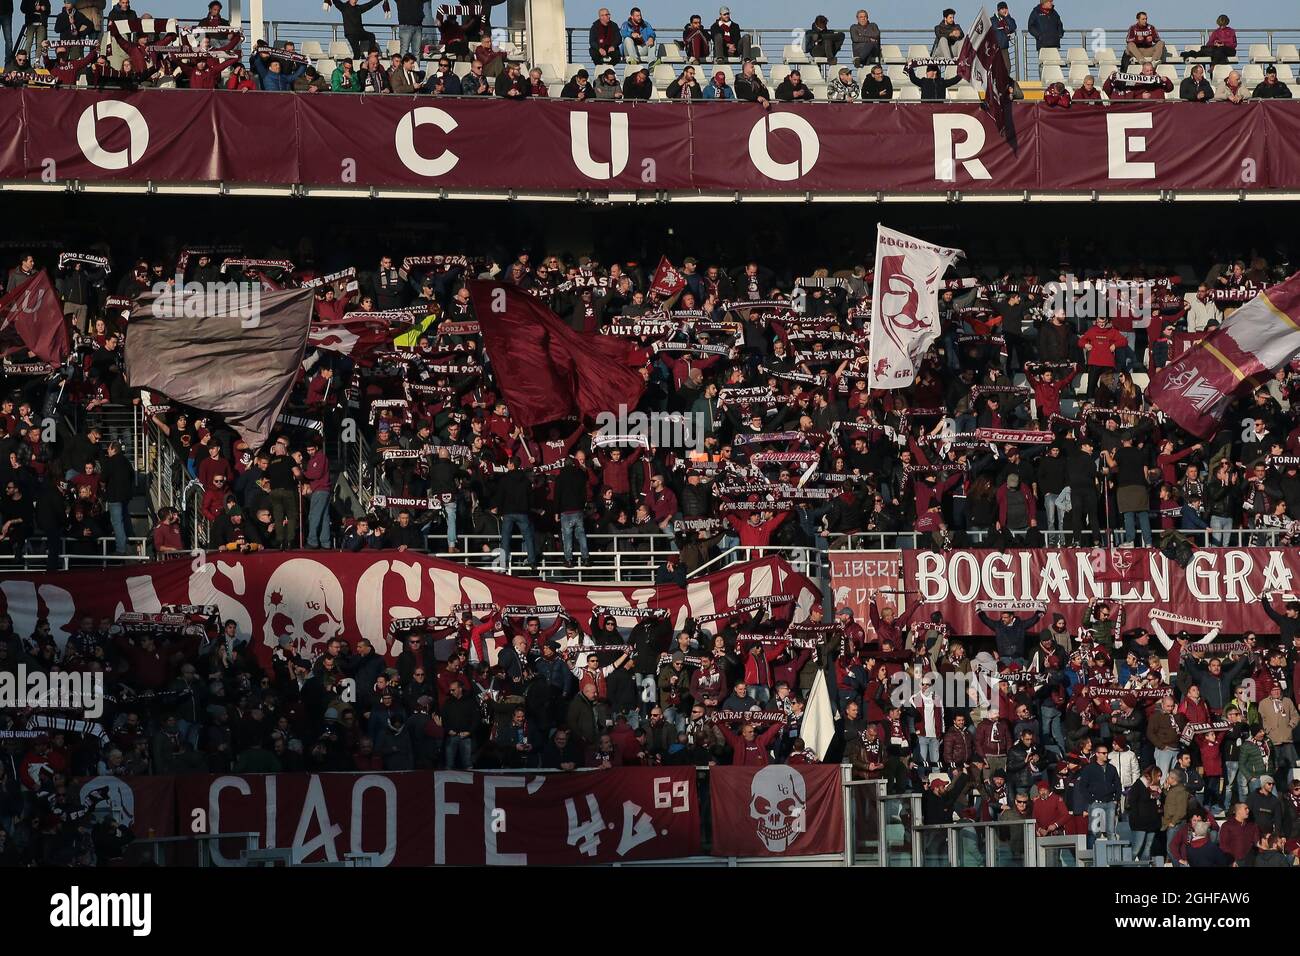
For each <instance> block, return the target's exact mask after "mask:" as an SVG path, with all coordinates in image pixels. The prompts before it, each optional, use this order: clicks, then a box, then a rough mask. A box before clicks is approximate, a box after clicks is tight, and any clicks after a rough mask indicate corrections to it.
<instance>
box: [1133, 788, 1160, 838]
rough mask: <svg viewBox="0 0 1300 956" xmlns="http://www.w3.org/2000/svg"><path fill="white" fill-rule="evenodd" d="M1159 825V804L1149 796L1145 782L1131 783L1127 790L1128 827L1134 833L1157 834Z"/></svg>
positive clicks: (1149, 791) (1148, 789) (1149, 792)
mask: <svg viewBox="0 0 1300 956" xmlns="http://www.w3.org/2000/svg"><path fill="white" fill-rule="evenodd" d="M1160 823H1161V812H1160V804H1159V803H1158V802H1157V801H1156V799H1155V798H1154V797H1152V796H1151V790H1150V788H1149V787H1147V784H1146V781H1145V780H1142V779H1140V778H1139V779H1137V780H1135V781H1133V785H1132V786H1131V787H1129V788H1128V825H1129V826H1130V827H1131V828H1132V829H1133V830H1134V832H1136V833H1159V832H1160Z"/></svg>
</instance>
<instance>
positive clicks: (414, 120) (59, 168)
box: [0, 89, 1300, 193]
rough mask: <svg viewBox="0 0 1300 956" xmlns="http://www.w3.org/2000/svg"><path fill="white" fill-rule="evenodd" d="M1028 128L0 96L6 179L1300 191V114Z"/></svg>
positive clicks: (391, 102) (921, 110) (1202, 114)
mask: <svg viewBox="0 0 1300 956" xmlns="http://www.w3.org/2000/svg"><path fill="white" fill-rule="evenodd" d="M1015 126H1016V134H1017V140H1018V149H1017V150H1015V151H1013V150H1012V149H1011V147H1010V146H1008V144H1007V143H1006V142H1005V141H1004V140H1003V139H1002V137H1001V136H1000V135H998V132H997V129H996V127H995V125H994V122H993V120H992V119H991V118H990V117H989V115H988V114H987V113H986V112H985V111H984V110H983V109H981V108H980V106H979V104H976V103H906V104H904V103H889V104H873V105H859V106H840V105H826V104H813V105H797V106H796V105H792V106H784V105H778V106H774V107H773V108H772V110H770V111H767V110H764V109H762V108H761V107H759V106H758V105H756V104H747V103H728V104H713V103H695V104H686V103H653V104H652V103H574V102H564V101H556V100H537V101H531V100H530V101H525V102H523V103H514V102H504V101H501V100H497V99H485V100H476V99H443V98H437V97H426V96H294V95H286V94H281V93H260V92H254V93H246V94H241V95H238V96H236V95H233V94H230V93H226V92H224V91H200V90H196V91H184V92H160V91H156V90H153V91H150V90H145V91H137V92H129V93H126V92H123V93H118V92H97V91H91V90H27V89H22V90H4V91H0V179H9V180H27V181H37V180H42V179H44V180H45V181H47V182H63V181H67V180H71V179H80V180H84V181H94V180H122V181H134V182H143V181H146V180H149V181H153V182H155V183H160V184H167V183H194V182H217V181H224V182H227V183H234V184H238V183H258V184H261V183H279V184H289V183H304V184H307V185H309V186H339V187H341V188H347V187H354V188H355V187H361V188H364V187H368V186H378V187H385V186H395V187H403V188H413V189H489V190H533V191H566V192H568V191H577V190H611V191H637V192H647V191H653V190H665V191H684V190H686V191H689V190H702V191H711V192H713V191H724V192H727V191H736V190H742V191H758V192H803V191H808V190H822V191H829V192H870V193H874V192H876V191H887V192H917V193H935V192H942V191H946V190H950V189H960V190H963V191H967V192H969V191H1013V190H1021V189H1036V190H1049V191H1051V190H1062V191H1065V190H1094V189H1095V190H1103V191H1123V190H1134V189H1139V190H1146V191H1150V190H1156V189H1188V190H1191V189H1196V190H1205V189H1213V190H1224V189H1230V190H1236V189H1289V190H1294V189H1297V188H1300V158H1297V156H1296V154H1295V150H1294V148H1293V145H1294V143H1295V142H1296V141H1297V139H1300V103H1292V102H1266V103H1265V102H1261V103H1253V104H1251V105H1250V106H1249V107H1247V108H1241V107H1238V106H1235V105H1233V104H1227V103H1223V104H1219V103H1216V104H1210V105H1208V106H1207V105H1203V104H1186V103H1178V102H1160V103H1148V102H1123V103H1118V102H1117V103H1112V104H1110V105H1108V106H1106V107H1104V108H1095V109H1070V110H1061V109H1051V108H1046V107H1040V106H1037V105H1034V104H1028V103H1021V104H1017V105H1016V107H1015ZM1207 142H1213V143H1215V144H1216V146H1217V148H1216V149H1215V150H1208V151H1207V150H1205V149H1204V144H1205V143H1207ZM358 144H365V148H364V149H361V148H359V146H358ZM864 144H869V145H870V149H866V148H864Z"/></svg>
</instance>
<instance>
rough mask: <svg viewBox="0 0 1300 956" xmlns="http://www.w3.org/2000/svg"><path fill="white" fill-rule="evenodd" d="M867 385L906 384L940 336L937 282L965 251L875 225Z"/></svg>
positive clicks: (909, 382)
mask: <svg viewBox="0 0 1300 956" xmlns="http://www.w3.org/2000/svg"><path fill="white" fill-rule="evenodd" d="M876 228H877V231H876V274H875V275H876V278H875V282H874V283H873V284H872V289H871V316H872V320H871V352H870V360H869V368H868V371H867V387H868V388H906V387H907V386H908V385H911V384H912V380H913V379H914V378H915V377H916V370H917V368H918V367H919V366H920V364H921V360H922V359H923V358H924V357H925V353H926V351H927V350H928V349H929V348H930V346H931V345H933V344H934V341H935V340H936V339H937V338H938V337H939V331H940V329H939V286H940V284H941V283H942V281H943V274H944V273H945V272H947V271H948V267H949V266H950V265H952V264H953V263H954V262H955V261H956V260H958V259H960V258H962V257H963V256H964V255H965V253H964V252H962V251H961V250H960V249H948V248H945V247H943V246H932V245H930V244H929V243H928V242H922V241H921V240H920V239H913V238H912V237H911V236H908V235H905V234H903V233H901V232H895V231H894V230H893V229H887V228H886V227H884V226H880V225H878V226H877V227H876Z"/></svg>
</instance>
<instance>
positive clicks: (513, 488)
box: [496, 469, 533, 515]
mask: <svg viewBox="0 0 1300 956" xmlns="http://www.w3.org/2000/svg"><path fill="white" fill-rule="evenodd" d="M532 485H533V481H532V478H530V477H529V475H528V472H526V471H521V470H519V469H515V470H514V471H508V472H506V473H505V474H504V475H502V476H501V478H500V479H499V480H498V481H497V491H496V505H497V511H498V513H500V514H503V515H516V514H528V511H529V509H530V508H531V507H532Z"/></svg>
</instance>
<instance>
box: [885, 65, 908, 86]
mask: <svg viewBox="0 0 1300 956" xmlns="http://www.w3.org/2000/svg"><path fill="white" fill-rule="evenodd" d="M885 73H886V75H888V77H889V78H890V79H891V80H893V82H894V85H895V86H900V85H901V84H903V83H907V84H909V85H910V83H911V81H910V80H908V78H907V67H905V66H903V65H902V64H900V63H891V64H889V69H888V70H886V71H885Z"/></svg>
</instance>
